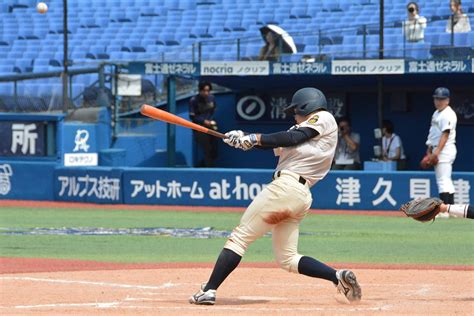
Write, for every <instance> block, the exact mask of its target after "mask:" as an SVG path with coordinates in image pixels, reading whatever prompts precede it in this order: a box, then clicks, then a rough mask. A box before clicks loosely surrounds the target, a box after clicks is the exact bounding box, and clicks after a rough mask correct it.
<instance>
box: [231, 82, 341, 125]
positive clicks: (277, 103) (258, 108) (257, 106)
mask: <svg viewBox="0 0 474 316" xmlns="http://www.w3.org/2000/svg"><path fill="white" fill-rule="evenodd" d="M291 98H292V91H288V92H279V93H275V92H268V93H265V92H260V93H252V94H250V93H249V94H241V95H237V105H236V107H235V111H236V120H237V121H246V122H247V123H248V122H259V123H261V122H268V123H276V122H280V123H288V124H289V126H291V125H293V124H294V119H293V116H287V115H286V113H285V111H284V108H285V107H287V106H288V105H289V104H290V103H291ZM326 99H327V103H328V110H329V111H330V112H331V113H332V114H333V115H334V116H335V117H336V118H340V117H342V116H344V115H345V113H346V101H345V100H346V96H345V95H344V94H343V93H329V94H328V95H327V96H326Z"/></svg>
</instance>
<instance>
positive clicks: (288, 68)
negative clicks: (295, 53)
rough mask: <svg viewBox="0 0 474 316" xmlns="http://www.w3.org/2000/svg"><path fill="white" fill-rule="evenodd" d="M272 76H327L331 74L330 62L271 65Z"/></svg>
mask: <svg viewBox="0 0 474 316" xmlns="http://www.w3.org/2000/svg"><path fill="white" fill-rule="evenodd" d="M271 65H272V66H271V70H272V72H271V73H272V74H273V75H329V74H331V63H330V62H314V63H306V62H305V63H290V62H288V63H272V64H271Z"/></svg>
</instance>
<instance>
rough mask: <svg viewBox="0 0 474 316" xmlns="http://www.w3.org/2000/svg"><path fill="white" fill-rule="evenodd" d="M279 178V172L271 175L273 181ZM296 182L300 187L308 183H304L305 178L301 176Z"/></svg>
mask: <svg viewBox="0 0 474 316" xmlns="http://www.w3.org/2000/svg"><path fill="white" fill-rule="evenodd" d="M275 175H276V176H275ZM280 176H281V171H280V170H278V171H277V172H275V173H274V174H273V176H272V179H273V180H275V178H279V177H280ZM298 182H299V183H301V184H302V185H305V184H306V182H308V181H306V179H305V178H303V177H302V176H300V177H299V178H298Z"/></svg>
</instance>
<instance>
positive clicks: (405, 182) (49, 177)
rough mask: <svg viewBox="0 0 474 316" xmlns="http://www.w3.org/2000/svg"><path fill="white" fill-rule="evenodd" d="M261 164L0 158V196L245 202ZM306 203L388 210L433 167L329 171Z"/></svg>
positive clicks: (420, 186)
mask: <svg viewBox="0 0 474 316" xmlns="http://www.w3.org/2000/svg"><path fill="white" fill-rule="evenodd" d="M271 178H272V170H268V169H260V170H254V169H189V168H173V169H172V168H109V167H90V168H85V167H83V168H64V167H56V166H55V164H54V163H45V162H16V161H0V199H22V200H50V201H52V200H55V201H73V202H92V203H106V204H108V203H112V204H119V203H120V204H122V203H125V204H151V205H187V206H190V207H192V206H222V207H231V206H239V207H245V206H247V205H248V204H249V203H250V202H251V201H252V199H253V198H255V196H256V195H257V194H258V193H259V192H260V191H261V190H262V189H263V188H264V187H265V185H266V184H268V183H269V182H270V181H271ZM453 179H454V183H455V187H456V195H455V201H456V202H457V203H469V202H470V201H471V197H472V196H473V194H474V173H473V172H455V173H454V174H453ZM312 193H313V199H314V201H313V204H312V208H317V209H355V210H394V209H398V208H399V207H400V205H401V204H402V203H405V202H406V201H407V200H409V199H411V198H415V197H421V196H430V195H431V196H436V195H437V189H436V181H435V177H434V173H433V172H376V171H363V172H362V171H352V172H346V171H332V172H330V173H329V174H328V176H327V177H326V178H325V179H324V180H322V181H321V182H319V183H318V184H317V185H316V186H314V187H313V188H312Z"/></svg>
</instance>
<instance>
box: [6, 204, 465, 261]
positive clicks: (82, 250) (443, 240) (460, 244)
mask: <svg viewBox="0 0 474 316" xmlns="http://www.w3.org/2000/svg"><path fill="white" fill-rule="evenodd" d="M240 216H241V214H236V213H192V212H183V211H180V212H173V211H169V212H159V211H114V210H88V209H31V208H1V209H0V227H8V228H31V227H45V228H53V227H55V228H60V227H104V228H133V227H176V228H193V227H206V226H212V227H214V228H215V229H218V230H229V231H230V230H232V228H233V227H234V226H235V225H237V224H238V222H239V218H240ZM473 228H474V222H473V221H471V220H466V219H449V220H438V221H435V222H434V223H432V224H421V223H418V222H415V221H413V220H409V219H407V218H400V217H379V216H370V217H369V216H354V215H309V216H308V217H307V218H306V219H305V220H304V221H303V222H302V224H301V227H300V232H302V233H312V234H314V235H304V234H303V235H302V236H301V237H300V243H299V251H300V252H301V253H302V254H305V255H310V256H313V257H315V258H318V259H319V260H322V261H328V262H361V263H427V264H465V265H473V264H474V229H473ZM224 242H225V239H224V238H212V239H198V238H196V239H194V238H173V237H156V236H44V235H42V236H5V235H0V256H4V257H41V258H64V259H85V260H98V261H110V262H214V261H215V259H216V257H217V255H218V253H219V251H220V249H221V248H222V246H223V244H224ZM244 260H245V261H272V260H273V254H272V244H271V239H270V238H262V239H260V240H258V241H256V242H255V243H254V244H253V245H251V247H250V248H249V250H248V252H247V254H246V256H245V259H244Z"/></svg>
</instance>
